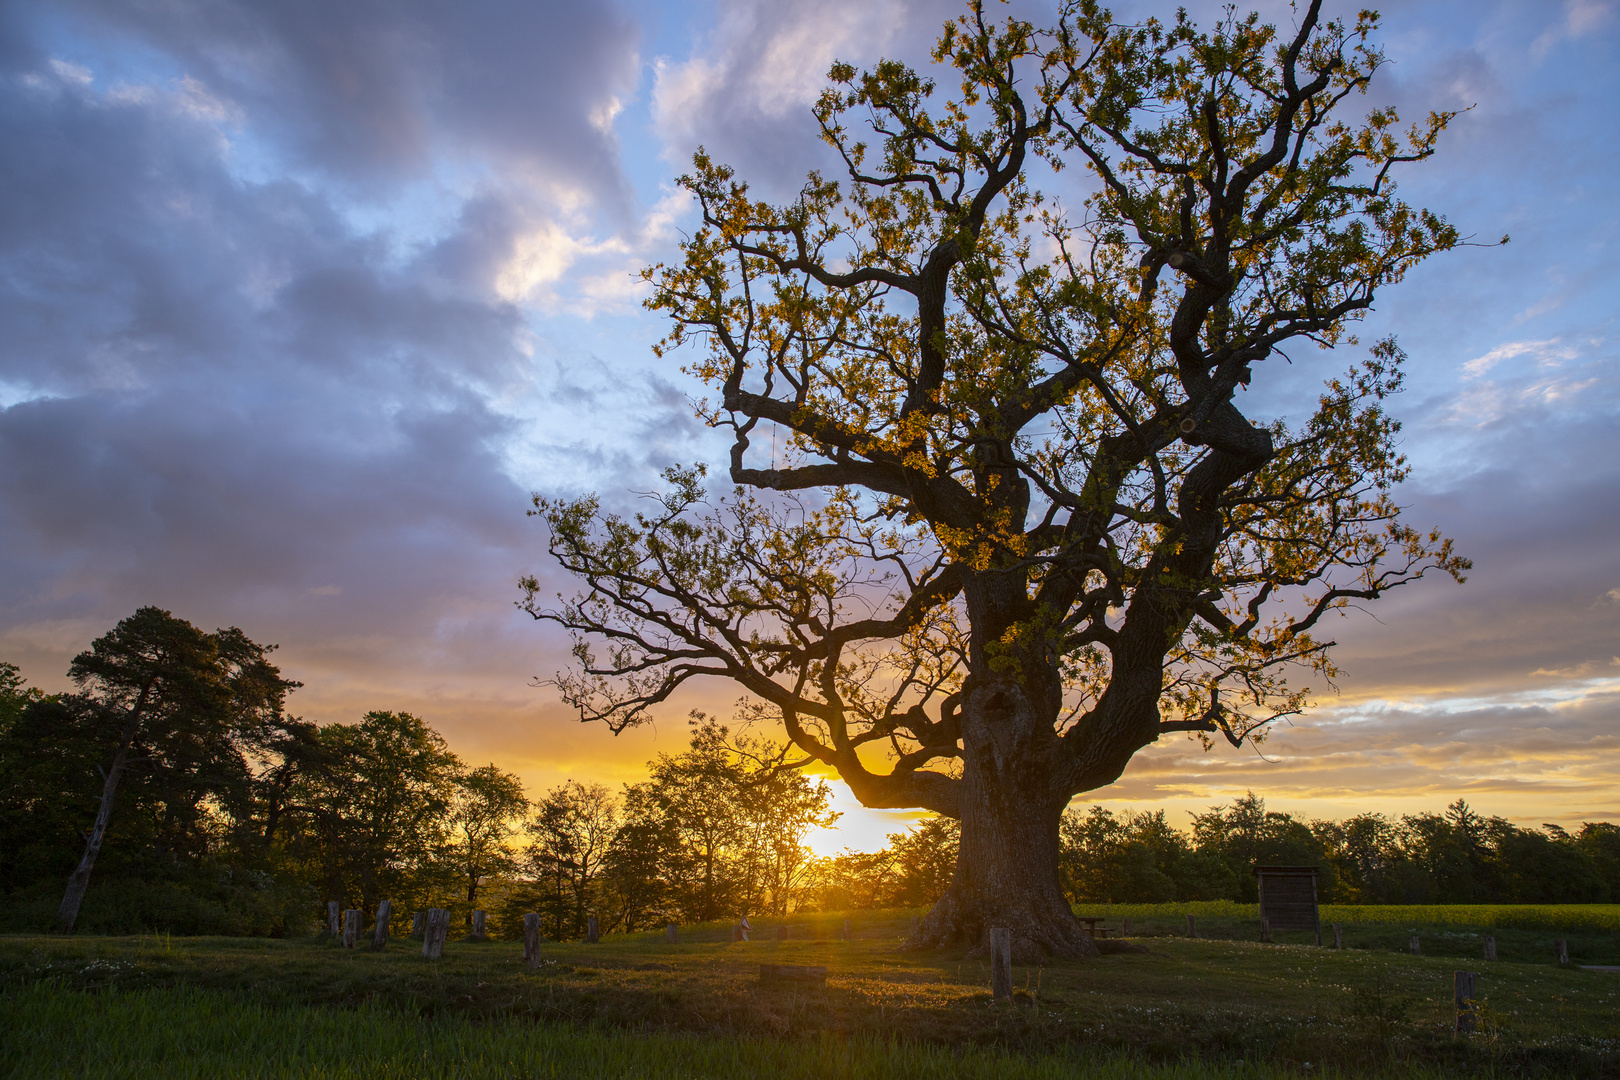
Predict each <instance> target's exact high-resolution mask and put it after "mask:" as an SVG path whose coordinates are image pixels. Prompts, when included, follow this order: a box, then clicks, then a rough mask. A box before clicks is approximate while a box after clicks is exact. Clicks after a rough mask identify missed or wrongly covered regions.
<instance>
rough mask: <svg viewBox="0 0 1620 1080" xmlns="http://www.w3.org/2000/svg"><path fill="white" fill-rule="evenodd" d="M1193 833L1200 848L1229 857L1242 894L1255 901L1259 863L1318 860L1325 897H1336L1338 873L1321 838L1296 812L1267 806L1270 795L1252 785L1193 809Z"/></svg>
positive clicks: (1320, 889) (1309, 863)
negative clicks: (1229, 798) (1227, 800)
mask: <svg viewBox="0 0 1620 1080" xmlns="http://www.w3.org/2000/svg"><path fill="white" fill-rule="evenodd" d="M1192 838H1193V845H1194V846H1195V847H1196V848H1197V849H1198V850H1199V851H1200V852H1207V853H1210V854H1214V855H1218V856H1220V857H1221V858H1223V859H1225V860H1226V863H1227V866H1228V868H1229V869H1230V870H1231V873H1232V876H1233V878H1235V879H1236V881H1237V885H1238V895H1237V899H1241V900H1244V901H1246V902H1248V903H1253V902H1254V901H1255V900H1256V899H1257V898H1258V895H1259V888H1258V885H1257V882H1256V879H1255V876H1254V867H1255V866H1257V865H1267V866H1316V867H1318V868H1320V870H1321V874H1320V876H1319V877H1318V878H1317V883H1316V887H1317V894H1318V896H1319V897H1320V898H1321V899H1322V900H1324V901H1328V900H1331V899H1332V898H1333V895H1334V890H1335V888H1336V887H1337V883H1338V874H1337V870H1336V868H1335V867H1334V866H1333V864H1332V863H1331V862H1329V861H1328V860H1327V858H1326V855H1327V852H1326V849H1325V847H1324V846H1323V843H1322V840H1321V838H1320V837H1319V836H1317V834H1316V833H1314V832H1312V831H1311V828H1310V826H1309V825H1307V824H1306V823H1305V822H1303V821H1300V820H1298V819H1296V818H1295V817H1294V816H1293V815H1292V814H1286V813H1282V812H1280V811H1277V810H1267V809H1266V801H1265V800H1264V799H1262V798H1260V797H1259V796H1257V795H1256V794H1255V793H1254V792H1252V791H1250V792H1247V793H1246V794H1244V796H1243V797H1242V798H1240V799H1235V800H1233V802H1232V804H1231V805H1230V806H1214V807H1211V808H1210V809H1209V811H1208V812H1207V813H1203V814H1195V815H1193V821H1192Z"/></svg>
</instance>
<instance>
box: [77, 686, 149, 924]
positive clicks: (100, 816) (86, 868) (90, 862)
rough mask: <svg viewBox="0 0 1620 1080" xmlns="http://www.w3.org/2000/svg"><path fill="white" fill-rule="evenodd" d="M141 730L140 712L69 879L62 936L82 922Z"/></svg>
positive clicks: (129, 724)
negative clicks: (92, 875) (121, 783)
mask: <svg viewBox="0 0 1620 1080" xmlns="http://www.w3.org/2000/svg"><path fill="white" fill-rule="evenodd" d="M143 699H144V695H143ZM139 730H140V713H139V712H132V714H131V716H130V718H129V719H128V720H127V721H126V722H125V724H124V737H123V740H122V741H121V742H120V743H119V744H118V753H116V754H114V755H113V760H112V767H111V768H109V769H108V770H107V773H106V779H105V780H104V781H103V782H102V785H101V805H100V807H98V808H97V809H96V823H95V825H93V826H92V827H91V829H90V835H89V837H88V838H87V839H86V840H85V844H84V857H83V858H81V859H80V860H79V865H78V866H77V867H76V868H74V871H73V875H72V876H71V877H69V878H68V883H67V891H66V892H65V893H63V894H62V906H61V907H59V908H57V909H56V929H57V930H58V931H60V932H61V933H64V934H71V933H73V924H74V923H75V922H77V921H78V919H79V905H80V904H81V903H83V902H84V893H85V890H86V889H88V888H89V887H90V871H91V870H93V869H94V868H95V865H96V856H97V855H100V854H101V841H102V840H103V838H105V837H106V835H107V822H108V820H109V819H110V818H111V817H112V805H113V796H114V795H115V794H117V792H118V781H119V779H120V778H121V777H122V776H123V775H124V763H125V762H126V761H127V760H128V758H129V748H130V746H131V745H132V744H133V743H134V742H135V733H136V732H137V731H139Z"/></svg>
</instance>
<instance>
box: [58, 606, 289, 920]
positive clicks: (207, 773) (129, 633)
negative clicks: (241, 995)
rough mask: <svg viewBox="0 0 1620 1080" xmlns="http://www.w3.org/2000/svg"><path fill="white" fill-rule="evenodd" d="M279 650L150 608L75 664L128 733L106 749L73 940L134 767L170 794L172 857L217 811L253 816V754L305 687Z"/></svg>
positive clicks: (72, 898) (101, 705)
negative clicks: (272, 656) (277, 657)
mask: <svg viewBox="0 0 1620 1080" xmlns="http://www.w3.org/2000/svg"><path fill="white" fill-rule="evenodd" d="M272 648H273V646H269V647H267V646H261V645H257V644H255V643H254V642H252V641H251V640H249V639H248V637H247V636H246V635H245V634H243V633H242V631H241V630H239V629H236V628H235V627H232V628H230V629H228V630H218V631H215V632H214V633H212V634H208V633H204V632H203V631H201V630H199V629H197V628H196V627H195V626H193V625H191V624H190V623H188V622H186V621H185V620H183V619H177V618H175V617H174V616H173V615H171V614H170V613H169V612H167V611H163V610H162V609H160V608H155V607H144V608H141V609H139V610H138V611H136V612H135V614H133V615H131V616H130V617H129V618H127V619H124V620H123V621H121V622H120V623H119V624H118V625H117V626H115V627H114V628H113V629H112V630H111V631H110V632H109V633H107V634H105V635H104V636H102V637H100V638H97V639H96V640H95V641H94V642H92V643H91V646H90V648H89V650H87V651H86V652H82V653H80V654H79V655H78V656H76V657H74V659H73V662H72V664H71V665H70V666H69V668H68V675H69V676H70V677H71V678H72V679H73V681H74V682H75V683H76V684H77V685H78V686H79V687H80V688H81V690H82V691H84V694H85V698H86V700H87V701H89V702H90V703H91V705H92V707H93V708H95V709H97V710H99V711H101V712H104V713H106V714H108V715H110V716H113V717H116V719H117V725H118V726H117V735H116V737H115V739H114V740H112V743H111V745H110V746H108V747H107V748H106V757H105V758H104V760H107V764H106V765H104V766H103V767H102V769H103V776H104V780H103V782H102V785H101V795H100V798H99V800H98V803H97V808H96V815H95V820H94V822H93V824H92V825H91V827H90V831H89V834H88V836H87V837H86V839H85V845H84V853H83V855H82V857H81V858H80V860H79V864H78V866H77V867H76V868H75V869H74V871H73V873H72V875H71V876H70V877H69V878H68V885H67V889H66V891H65V893H64V894H63V897H62V903H61V906H60V907H59V908H58V911H57V919H56V923H57V927H58V929H60V930H62V931H63V932H71V931H72V929H73V925H74V923H75V922H76V921H77V919H78V914H79V906H80V904H81V903H82V902H83V899H84V894H85V890H86V889H87V888H88V887H89V884H90V875H91V871H92V870H93V869H94V867H95V864H96V859H97V856H98V855H99V854H100V852H101V846H102V843H103V841H104V839H105V837H106V835H107V828H108V824H109V822H110V821H111V820H112V811H113V805H114V799H115V796H116V795H117V793H118V787H119V783H120V782H121V781H122V780H123V779H124V775H125V772H126V770H127V769H129V768H130V767H131V765H138V766H139V767H140V768H141V769H142V770H143V771H144V772H145V773H147V774H148V775H150V776H152V777H154V778H155V779H156V781H157V782H158V783H159V784H160V785H161V786H163V787H164V788H165V789H166V795H167V797H166V798H164V799H163V800H162V802H163V814H162V820H161V833H162V836H163V839H164V840H165V841H166V842H167V843H168V844H169V846H170V847H171V848H174V849H178V848H179V847H180V846H181V845H182V843H183V842H184V840H185V838H191V837H196V836H197V835H198V833H199V831H200V826H201V824H202V820H201V819H202V818H203V817H204V816H205V815H207V814H208V812H209V810H210V805H209V803H210V801H212V802H214V803H215V804H216V805H220V806H223V807H224V808H225V810H226V811H227V812H235V813H237V814H242V813H244V812H248V810H249V804H250V801H251V795H250V788H251V779H252V773H251V769H250V766H249V763H248V760H247V754H248V752H249V751H250V750H251V748H252V747H254V746H255V745H258V744H260V743H262V742H263V741H264V740H265V739H266V738H267V737H269V735H270V734H271V733H272V732H273V731H275V730H276V729H278V728H279V726H280V725H281V722H282V708H283V704H284V702H285V700H286V695H287V693H288V692H289V691H290V690H292V689H293V688H295V687H296V686H297V685H298V684H297V683H295V682H292V681H289V680H286V679H283V678H282V677H281V672H280V670H279V669H277V668H276V666H275V665H273V664H271V663H270V661H269V660H268V659H267V656H268V654H269V652H270V651H271V649H272ZM108 759H110V760H108ZM177 853H179V852H178V850H177ZM191 854H195V852H191Z"/></svg>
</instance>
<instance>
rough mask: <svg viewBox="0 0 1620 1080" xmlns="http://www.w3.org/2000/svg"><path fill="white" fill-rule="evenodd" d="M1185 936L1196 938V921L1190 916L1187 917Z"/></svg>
mask: <svg viewBox="0 0 1620 1080" xmlns="http://www.w3.org/2000/svg"><path fill="white" fill-rule="evenodd" d="M1187 936H1188V937H1197V936H1198V920H1196V919H1194V918H1193V917H1192V916H1191V915H1189V916H1187Z"/></svg>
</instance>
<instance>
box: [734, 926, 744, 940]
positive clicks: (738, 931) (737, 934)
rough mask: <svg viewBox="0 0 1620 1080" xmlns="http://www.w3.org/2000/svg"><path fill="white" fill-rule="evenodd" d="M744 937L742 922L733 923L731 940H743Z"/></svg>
mask: <svg viewBox="0 0 1620 1080" xmlns="http://www.w3.org/2000/svg"><path fill="white" fill-rule="evenodd" d="M742 939H743V936H742V923H732V924H731V940H732V941H741V940H742Z"/></svg>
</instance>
